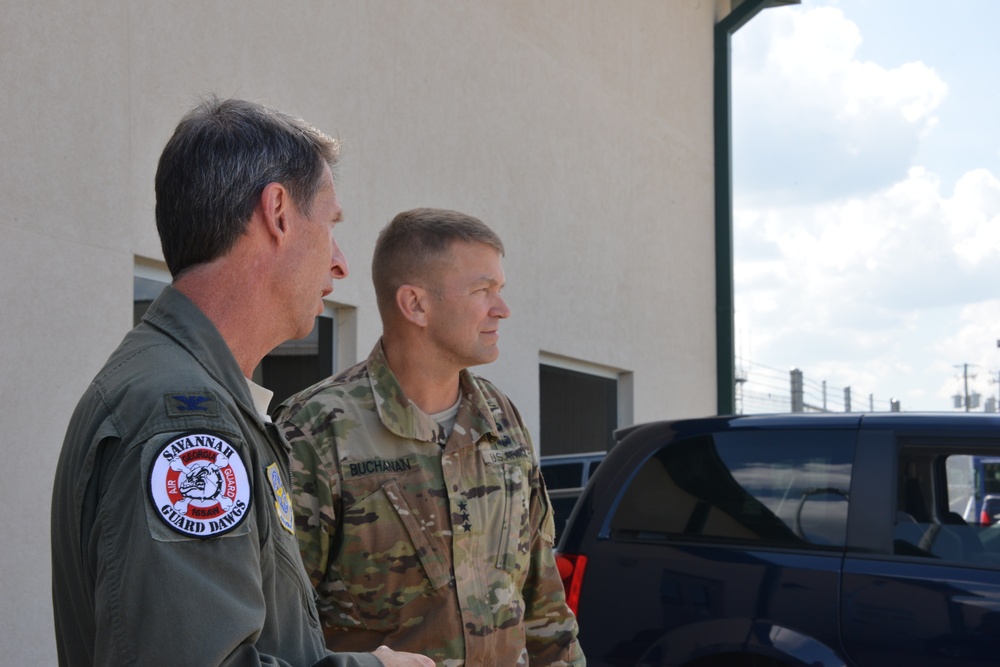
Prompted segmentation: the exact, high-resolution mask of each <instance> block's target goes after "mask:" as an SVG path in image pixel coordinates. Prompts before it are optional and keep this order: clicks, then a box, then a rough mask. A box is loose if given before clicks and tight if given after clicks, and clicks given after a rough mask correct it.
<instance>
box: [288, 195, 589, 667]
mask: <svg viewBox="0 0 1000 667" xmlns="http://www.w3.org/2000/svg"><path fill="white" fill-rule="evenodd" d="M502 255H503V244H502V242H501V241H500V239H499V238H498V237H497V236H496V234H494V233H493V232H492V231H491V230H490V229H489V228H488V227H487V226H486V225H484V224H483V223H482V222H480V221H479V220H477V219H475V218H472V217H470V216H466V215H463V214H461V213H456V212H454V211H442V210H436V209H416V210H413V211H407V212H404V213H401V214H399V215H398V216H396V218H395V219H394V220H393V221H392V222H391V223H389V225H388V226H387V227H386V228H385V229H384V230H383V231H382V233H381V234H380V236H379V239H378V242H377V244H376V247H375V257H374V260H373V263H372V275H373V277H374V281H375V292H376V296H377V298H378V306H379V312H380V314H381V316H382V323H383V335H382V339H381V340H380V341H379V342H378V343H377V344H376V345H375V348H374V349H373V350H372V352H371V354H370V355H369V357H368V359H367V360H366V361H364V362H362V363H360V364H358V365H356V366H354V367H353V368H351V369H348V370H347V371H345V372H344V373H342V374H340V375H338V376H336V377H333V378H330V379H327V380H325V381H323V382H321V383H319V384H317V385H315V386H313V387H311V388H310V389H307V390H305V391H303V392H301V393H300V394H298V395H296V396H294V397H292V398H291V399H289V400H288V401H286V402H285V404H283V405H282V406H281V408H279V410H278V412H277V413H276V415H275V418H276V421H279V422H280V423H281V428H282V429H283V431H284V433H285V436H286V437H287V439H288V440H289V441H290V443H291V445H292V497H293V502H294V505H295V509H296V522H297V524H296V526H297V536H298V538H299V547H300V549H301V552H302V555H303V559H304V562H305V564H306V571H307V572H308V574H309V576H310V578H311V580H312V583H313V585H314V586H315V587H316V589H317V591H318V593H319V604H318V607H319V611H320V617H321V620H322V623H323V629H324V632H325V634H326V639H327V646H329V647H334V648H336V650H368V649H369V648H370V647H374V646H378V645H380V644H386V645H388V646H391V647H392V648H394V649H396V650H405V651H415V652H419V653H423V654H425V655H427V656H430V657H431V658H433V659H434V660H435V661H437V663H438V664H439V665H446V666H449V667H457V666H459V665H469V667H473V666H474V667H485V666H491V665H497V666H500V667H512V666H513V665H528V664H529V663H530V664H531V665H532V666H535V665H584V657H583V654H582V652H581V650H580V645H579V643H578V641H577V638H576V634H577V624H576V619H575V618H574V616H573V614H572V612H571V611H570V610H569V608H568V607H567V606H566V602H565V599H564V593H563V587H562V582H561V581H560V578H559V575H558V572H557V570H556V567H555V562H554V557H553V553H552V546H553V533H554V531H553V520H552V511H551V508H550V505H549V500H548V496H547V494H546V492H545V487H544V484H543V483H542V478H541V474H540V472H539V468H538V464H537V461H536V460H535V456H534V450H533V447H532V444H531V438H530V437H529V435H528V431H527V429H526V427H525V426H524V424H523V422H522V421H521V417H520V415H519V414H518V412H517V410H516V408H514V406H513V405H512V404H511V403H510V401H509V400H508V399H507V397H506V396H504V394H502V393H501V392H500V391H499V390H498V389H497V388H496V387H495V386H493V385H492V384H491V383H490V382H488V381H487V380H484V379H482V378H480V377H477V376H476V375H473V374H472V373H470V372H469V371H468V370H467V369H468V367H469V366H475V365H478V364H484V363H489V362H491V361H494V360H495V359H496V358H497V356H498V354H499V352H498V349H497V339H498V335H497V328H498V326H499V323H500V320H501V319H504V318H506V317H507V316H508V315H509V314H510V311H509V310H508V308H507V305H506V303H504V300H503V298H502V297H501V296H500V292H501V289H502V288H503V285H504V275H503V268H502V266H501V257H502Z"/></svg>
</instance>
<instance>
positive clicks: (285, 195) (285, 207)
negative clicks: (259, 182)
mask: <svg viewBox="0 0 1000 667" xmlns="http://www.w3.org/2000/svg"><path fill="white" fill-rule="evenodd" d="M291 205H292V200H291V195H290V194H289V192H288V190H287V189H286V188H285V186H283V185H282V184H281V183H268V184H267V185H265V186H264V189H263V191H261V193H260V206H261V210H262V211H263V218H264V228H265V229H266V230H267V233H268V235H269V236H270V237H272V238H273V239H274V240H275V241H276V242H278V243H281V242H282V241H283V240H284V239H285V235H286V234H287V233H288V211H289V208H290V207H291Z"/></svg>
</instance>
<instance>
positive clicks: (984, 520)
mask: <svg viewBox="0 0 1000 667" xmlns="http://www.w3.org/2000/svg"><path fill="white" fill-rule="evenodd" d="M979 524H980V525H982V526H990V525H992V524H993V517H991V516H990V514H989V512H987V511H986V508H983V513H982V514H981V515H980V516H979ZM560 572H561V570H560Z"/></svg>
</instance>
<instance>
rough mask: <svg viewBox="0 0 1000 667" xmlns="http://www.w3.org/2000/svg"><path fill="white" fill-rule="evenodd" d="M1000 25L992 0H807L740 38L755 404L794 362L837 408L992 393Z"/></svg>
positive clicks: (739, 313) (746, 365)
mask: <svg viewBox="0 0 1000 667" xmlns="http://www.w3.org/2000/svg"><path fill="white" fill-rule="evenodd" d="M998 28H1000V2H997V1H996V0H950V1H949V2H941V0H802V3H801V4H800V5H793V6H787V7H776V8H771V9H767V10H764V11H763V12H761V13H760V14H758V15H757V16H756V17H755V18H754V19H753V20H752V21H750V22H749V23H748V24H746V25H745V26H744V27H743V28H741V29H740V30H739V31H737V32H736V33H735V35H734V36H733V40H732V90H733V97H732V114H733V184H734V186H733V189H734V214H733V226H734V239H733V243H734V246H733V247H734V262H735V265H734V280H735V309H736V314H735V316H736V321H735V325H736V356H737V377H742V378H745V379H746V382H745V383H744V384H743V387H742V389H743V391H745V392H746V394H745V395H744V396H743V399H742V402H743V406H742V407H743V408H744V409H743V410H742V411H743V412H767V411H772V410H771V408H772V407H773V408H774V409H776V410H777V411H783V410H784V409H783V408H781V406H780V405H774V406H769V405H768V401H767V400H763V399H762V396H763V395H764V394H768V395H769V392H773V393H774V394H775V395H777V394H779V393H781V392H784V394H788V393H789V390H788V379H787V378H788V371H789V369H791V368H798V369H799V370H801V371H802V373H803V377H804V378H805V384H806V394H807V397H806V402H807V404H809V405H813V406H817V407H819V403H821V402H822V400H823V399H822V395H823V392H822V389H821V383H824V382H825V383H826V393H825V395H826V397H827V407H828V409H831V410H837V411H839V410H842V409H843V407H844V400H845V399H844V395H843V389H844V388H845V387H850V388H851V398H852V409H853V410H855V411H857V410H861V409H869V408H874V409H875V410H880V411H881V410H888V409H889V406H890V400H896V401H899V404H900V407H901V409H902V410H904V411H917V410H933V411H955V410H956V409H961V410H964V409H965V408H964V407H962V408H956V407H955V405H954V399H953V398H952V397H953V396H954V395H956V394H964V393H965V383H966V381H967V382H968V391H969V393H970V394H973V393H978V394H980V395H981V397H982V399H981V400H982V404H981V405H980V406H979V407H978V408H976V410H977V411H981V410H983V406H984V405H985V400H986V398H987V397H989V396H993V397H996V396H997V395H998V392H1000V347H998V339H1000V77H998V76H997V74H996V61H997V59H998V57H1000V45H998V42H997V39H996V32H997V30H998ZM755 397H756V398H755ZM785 398H786V400H787V396H786V397H785ZM755 401H756V402H755ZM740 402H741V394H740V391H738V392H737V403H738V406H737V407H738V408H739V407H740V405H739V404H740Z"/></svg>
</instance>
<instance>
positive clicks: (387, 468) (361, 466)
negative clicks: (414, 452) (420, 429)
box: [340, 456, 418, 479]
mask: <svg viewBox="0 0 1000 667" xmlns="http://www.w3.org/2000/svg"><path fill="white" fill-rule="evenodd" d="M417 467H418V465H417V461H416V459H415V458H414V457H412V456H404V457H403V458H400V459H369V460H367V461H355V462H353V463H348V462H344V463H341V464H340V470H341V474H342V475H343V476H344V477H345V478H348V479H349V478H352V477H366V476H368V475H380V474H384V473H387V472H395V473H402V472H409V471H411V470H416V469H417Z"/></svg>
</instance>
